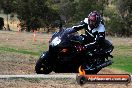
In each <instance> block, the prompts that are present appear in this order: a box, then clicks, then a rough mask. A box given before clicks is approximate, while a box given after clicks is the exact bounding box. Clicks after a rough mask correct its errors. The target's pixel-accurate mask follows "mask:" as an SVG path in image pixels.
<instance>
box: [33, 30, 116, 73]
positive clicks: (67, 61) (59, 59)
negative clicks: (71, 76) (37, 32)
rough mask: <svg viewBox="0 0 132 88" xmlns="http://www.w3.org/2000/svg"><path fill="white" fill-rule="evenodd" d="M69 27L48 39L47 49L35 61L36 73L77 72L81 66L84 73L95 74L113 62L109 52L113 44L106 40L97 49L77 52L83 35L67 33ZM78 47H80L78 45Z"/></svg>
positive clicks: (82, 40) (82, 44) (81, 43)
mask: <svg viewBox="0 0 132 88" xmlns="http://www.w3.org/2000/svg"><path fill="white" fill-rule="evenodd" d="M67 31H70V28H67V29H62V30H59V31H58V32H56V33H54V34H53V36H52V38H51V39H50V41H49V49H48V50H47V51H45V52H43V53H42V54H41V55H40V57H39V59H38V61H37V62H36V66H35V71H36V73H37V74H49V73H51V72H52V71H54V72H55V73H77V72H78V68H79V67H80V66H82V68H81V69H84V71H85V73H86V74H97V73H98V72H99V71H100V70H101V69H102V68H104V67H107V66H109V65H111V64H112V63H113V62H112V60H111V58H113V56H112V55H111V52H112V51H113V48H114V47H113V45H112V43H111V42H109V41H108V40H105V41H104V44H103V45H102V46H99V47H100V48H99V49H98V50H93V51H92V52H90V51H88V50H85V51H82V52H79V51H78V50H77V46H84V45H85V43H84V37H85V36H84V35H79V34H78V33H72V34H67ZM78 49H80V48H79V47H78Z"/></svg>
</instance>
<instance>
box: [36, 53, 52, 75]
mask: <svg viewBox="0 0 132 88" xmlns="http://www.w3.org/2000/svg"><path fill="white" fill-rule="evenodd" d="M48 57H49V55H48V52H45V53H43V54H42V55H41V56H40V58H39V59H38V61H37V62H36V66H35V71H36V73H37V74H49V73H50V72H52V66H51V64H50V61H49V58H48Z"/></svg>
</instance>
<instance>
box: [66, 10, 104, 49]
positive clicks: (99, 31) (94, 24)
mask: <svg viewBox="0 0 132 88" xmlns="http://www.w3.org/2000/svg"><path fill="white" fill-rule="evenodd" d="M81 29H85V39H84V41H87V39H88V40H89V39H90V41H91V42H90V43H88V44H86V45H85V46H83V47H81V49H80V46H79V47H77V51H82V50H96V48H97V45H99V44H102V43H103V41H104V39H105V27H104V24H103V21H102V19H101V15H100V14H99V13H98V12H97V11H93V12H91V13H90V14H89V15H88V17H87V18H85V19H84V20H83V21H81V23H80V24H79V25H77V26H73V27H72V29H71V30H70V31H68V32H69V33H74V32H77V31H79V30H81Z"/></svg>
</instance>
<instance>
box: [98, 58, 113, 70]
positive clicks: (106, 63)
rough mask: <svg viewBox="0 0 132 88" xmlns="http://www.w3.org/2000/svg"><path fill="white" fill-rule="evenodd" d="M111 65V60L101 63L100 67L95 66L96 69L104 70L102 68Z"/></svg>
mask: <svg viewBox="0 0 132 88" xmlns="http://www.w3.org/2000/svg"><path fill="white" fill-rule="evenodd" d="M112 63H113V62H112V61H111V60H108V61H106V62H105V63H103V64H101V65H99V66H96V69H100V68H104V67H106V66H109V65H111V64H112Z"/></svg>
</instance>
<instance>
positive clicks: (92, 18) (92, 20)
mask: <svg viewBox="0 0 132 88" xmlns="http://www.w3.org/2000/svg"><path fill="white" fill-rule="evenodd" d="M100 21H101V16H100V14H99V13H98V12H97V11H93V12H91V13H90V14H89V15H88V24H89V26H90V28H92V29H93V28H97V27H98V26H99V23H100Z"/></svg>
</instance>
